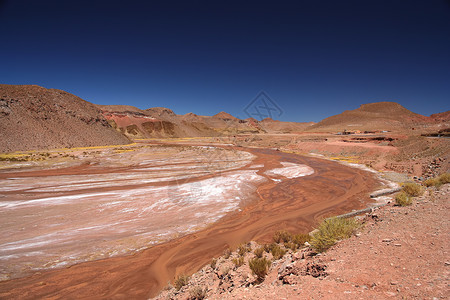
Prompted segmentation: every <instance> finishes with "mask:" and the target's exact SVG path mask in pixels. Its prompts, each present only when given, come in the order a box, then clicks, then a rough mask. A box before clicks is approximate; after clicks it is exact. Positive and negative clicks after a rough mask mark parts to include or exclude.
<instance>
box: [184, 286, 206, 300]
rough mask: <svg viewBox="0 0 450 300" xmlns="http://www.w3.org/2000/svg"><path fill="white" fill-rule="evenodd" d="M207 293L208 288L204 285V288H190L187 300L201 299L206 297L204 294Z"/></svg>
mask: <svg viewBox="0 0 450 300" xmlns="http://www.w3.org/2000/svg"><path fill="white" fill-rule="evenodd" d="M207 294H208V288H207V287H205V289H202V288H201V287H199V286H196V287H194V288H193V289H192V290H190V291H189V298H188V299H189V300H203V299H205V298H206V295H207Z"/></svg>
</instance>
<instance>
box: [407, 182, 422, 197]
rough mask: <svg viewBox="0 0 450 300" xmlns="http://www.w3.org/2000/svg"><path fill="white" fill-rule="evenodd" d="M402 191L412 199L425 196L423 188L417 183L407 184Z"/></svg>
mask: <svg viewBox="0 0 450 300" xmlns="http://www.w3.org/2000/svg"><path fill="white" fill-rule="evenodd" d="M402 191H403V192H405V193H406V194H407V195H408V196H411V197H418V196H421V195H422V194H423V188H422V187H421V186H420V185H419V184H417V183H409V182H408V183H405V184H404V185H403V188H402Z"/></svg>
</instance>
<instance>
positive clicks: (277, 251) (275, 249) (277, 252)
mask: <svg viewBox="0 0 450 300" xmlns="http://www.w3.org/2000/svg"><path fill="white" fill-rule="evenodd" d="M270 253H272V256H273V258H274V259H275V260H277V259H280V258H282V257H283V256H284V255H285V254H286V250H285V249H282V248H281V247H280V245H278V244H272V247H271V249H270Z"/></svg>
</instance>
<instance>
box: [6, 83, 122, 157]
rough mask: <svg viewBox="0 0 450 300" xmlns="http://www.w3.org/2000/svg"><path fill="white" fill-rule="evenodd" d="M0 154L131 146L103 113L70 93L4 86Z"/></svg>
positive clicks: (32, 87) (33, 87)
mask: <svg viewBox="0 0 450 300" xmlns="http://www.w3.org/2000/svg"><path fill="white" fill-rule="evenodd" d="M0 141H1V143H0V152H13V151H22V150H33V149H51V148H64V147H83V146H97V145H117V144H128V143H130V141H129V140H128V139H127V138H126V137H125V136H123V135H122V134H120V133H118V132H117V131H115V130H114V129H113V128H112V127H111V125H109V124H108V122H107V120H106V119H105V118H104V117H103V116H102V114H101V113H100V110H99V109H98V108H97V107H96V106H95V105H93V104H92V103H89V102H87V101H84V100H83V99H81V98H79V97H76V96H74V95H72V94H70V93H67V92H64V91H61V90H56V89H46V88H43V87H40V86H36V85H6V84H0Z"/></svg>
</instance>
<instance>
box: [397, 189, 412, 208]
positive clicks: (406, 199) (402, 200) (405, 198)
mask: <svg viewBox="0 0 450 300" xmlns="http://www.w3.org/2000/svg"><path fill="white" fill-rule="evenodd" d="M395 204H397V205H399V206H408V205H411V204H412V199H411V197H410V196H409V195H408V194H407V193H405V192H403V191H401V192H400V193H398V194H397V195H395Z"/></svg>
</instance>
